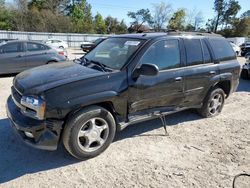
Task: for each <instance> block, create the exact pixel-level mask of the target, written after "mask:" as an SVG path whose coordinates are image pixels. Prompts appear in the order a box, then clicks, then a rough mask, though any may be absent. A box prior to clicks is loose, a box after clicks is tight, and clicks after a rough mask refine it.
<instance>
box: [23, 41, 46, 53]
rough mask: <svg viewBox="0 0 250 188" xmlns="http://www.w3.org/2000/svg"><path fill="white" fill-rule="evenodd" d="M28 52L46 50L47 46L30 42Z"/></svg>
mask: <svg viewBox="0 0 250 188" xmlns="http://www.w3.org/2000/svg"><path fill="white" fill-rule="evenodd" d="M27 50H28V51H30V52H33V51H41V50H46V46H44V45H42V44H37V43H32V42H28V43H27Z"/></svg>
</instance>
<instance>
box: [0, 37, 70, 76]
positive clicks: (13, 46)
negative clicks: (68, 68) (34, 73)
mask: <svg viewBox="0 0 250 188" xmlns="http://www.w3.org/2000/svg"><path fill="white" fill-rule="evenodd" d="M65 60H66V57H65V56H63V55H61V54H60V53H59V52H57V51H56V50H55V49H52V48H51V47H49V46H47V45H45V44H42V43H39V42H33V41H17V40H15V41H9V42H6V43H1V44H0V67H1V68H0V74H13V73H19V72H22V71H24V70H26V69H29V68H33V67H37V66H40V65H45V64H48V63H55V62H59V61H65Z"/></svg>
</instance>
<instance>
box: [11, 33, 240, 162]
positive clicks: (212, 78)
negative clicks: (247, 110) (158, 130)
mask: <svg viewBox="0 0 250 188" xmlns="http://www.w3.org/2000/svg"><path fill="white" fill-rule="evenodd" d="M240 70H241V68H240V64H239V62H238V61H237V59H236V56H235V53H234V51H233V49H232V47H231V46H230V44H229V43H228V42H227V41H226V40H225V38H223V37H221V36H220V35H215V34H202V33H182V32H169V33H142V34H128V35H118V36H113V37H110V38H108V39H106V40H105V41H103V42H102V43H100V44H99V45H98V46H97V47H96V48H94V49H93V50H92V51H90V52H89V53H88V54H87V55H85V56H84V57H82V58H81V59H80V60H77V61H75V63H74V62H71V63H69V62H67V63H61V64H54V65H47V66H42V67H39V68H34V69H31V70H28V71H24V72H22V73H21V74H19V75H17V76H16V77H15V79H14V81H13V87H12V96H10V97H9V98H8V101H7V114H8V117H9V118H10V120H11V122H12V126H13V128H14V129H15V130H17V132H18V134H19V135H20V136H21V138H22V139H23V140H24V141H25V142H26V143H28V144H29V145H32V146H34V147H36V148H39V149H46V150H56V149H57V146H58V144H59V140H62V142H63V144H64V146H65V148H66V150H67V151H68V152H69V153H70V154H71V155H72V156H74V157H76V158H78V159H85V158H90V157H95V156H97V155H98V154H100V153H101V152H103V151H104V150H105V149H106V148H107V147H108V146H109V145H110V143H111V142H112V141H113V139H114V137H115V135H116V133H117V132H118V131H120V130H123V129H124V128H125V127H127V126H128V125H131V124H135V123H138V122H142V121H146V120H149V119H153V118H159V117H161V118H162V117H163V116H165V115H168V114H171V113H175V112H178V111H181V110H185V109H189V108H191V109H194V108H195V109H197V110H198V112H199V114H200V115H201V116H203V117H214V116H217V115H219V114H220V113H221V111H222V109H223V106H224V102H225V99H226V98H227V97H229V96H230V94H231V93H232V92H234V91H236V88H237V86H238V84H239V77H240Z"/></svg>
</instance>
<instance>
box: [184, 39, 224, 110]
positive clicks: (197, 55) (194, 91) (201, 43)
mask: <svg viewBox="0 0 250 188" xmlns="http://www.w3.org/2000/svg"><path fill="white" fill-rule="evenodd" d="M184 45H185V49H186V50H185V51H186V68H185V73H184V78H185V101H184V105H185V106H186V107H194V106H198V105H200V104H201V103H202V101H203V99H204V97H205V96H206V93H207V92H208V89H209V88H210V87H211V85H212V82H213V81H212V80H213V78H215V77H216V76H217V75H219V68H218V64H215V63H214V62H213V61H212V54H211V50H210V49H209V46H208V42H207V41H206V40H205V39H204V38H201V39H188V38H185V39H184Z"/></svg>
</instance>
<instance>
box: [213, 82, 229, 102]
mask: <svg viewBox="0 0 250 188" xmlns="http://www.w3.org/2000/svg"><path fill="white" fill-rule="evenodd" d="M214 88H221V89H222V90H223V91H224V93H225V94H226V98H228V97H229V95H230V92H231V81H230V80H222V81H219V82H217V83H215V84H214V85H213V86H212V87H211V89H210V91H211V90H212V89H214Z"/></svg>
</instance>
